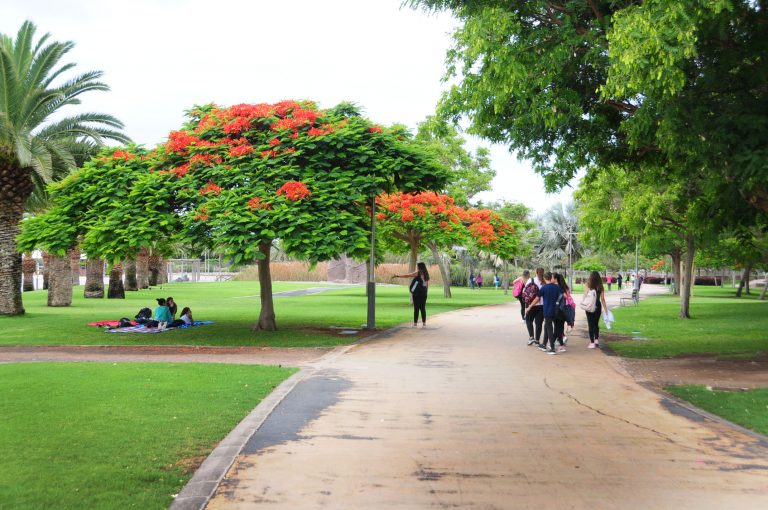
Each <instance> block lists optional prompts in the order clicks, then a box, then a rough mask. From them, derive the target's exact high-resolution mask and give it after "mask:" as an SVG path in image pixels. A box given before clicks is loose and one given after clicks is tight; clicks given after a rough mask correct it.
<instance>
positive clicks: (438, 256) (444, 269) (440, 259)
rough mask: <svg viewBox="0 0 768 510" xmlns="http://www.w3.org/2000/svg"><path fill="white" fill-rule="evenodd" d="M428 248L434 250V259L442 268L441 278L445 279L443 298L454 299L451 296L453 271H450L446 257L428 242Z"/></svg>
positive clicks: (434, 245)
mask: <svg viewBox="0 0 768 510" xmlns="http://www.w3.org/2000/svg"><path fill="white" fill-rule="evenodd" d="M427 247H429V249H430V250H432V257H433V258H434V259H435V262H437V267H439V268H440V276H442V277H443V296H444V297H447V298H449V297H452V296H451V271H450V269H448V267H446V266H447V263H446V261H445V260H444V257H443V256H442V255H441V254H440V252H439V251H438V250H437V245H436V244H435V243H433V242H428V243H427Z"/></svg>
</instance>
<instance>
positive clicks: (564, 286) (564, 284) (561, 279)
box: [555, 273, 571, 291]
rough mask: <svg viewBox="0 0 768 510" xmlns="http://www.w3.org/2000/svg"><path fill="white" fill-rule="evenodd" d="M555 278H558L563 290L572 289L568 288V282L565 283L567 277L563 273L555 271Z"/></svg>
mask: <svg viewBox="0 0 768 510" xmlns="http://www.w3.org/2000/svg"><path fill="white" fill-rule="evenodd" d="M555 278H556V279H557V284H558V285H559V286H560V287H562V288H563V290H566V291H567V290H571V289H569V288H568V284H567V283H565V278H563V275H561V274H560V273H555Z"/></svg>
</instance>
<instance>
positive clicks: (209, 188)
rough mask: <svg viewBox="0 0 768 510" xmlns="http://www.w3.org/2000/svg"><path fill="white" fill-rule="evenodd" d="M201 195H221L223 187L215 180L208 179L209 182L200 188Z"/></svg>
mask: <svg viewBox="0 0 768 510" xmlns="http://www.w3.org/2000/svg"><path fill="white" fill-rule="evenodd" d="M200 194H201V195H208V194H211V195H220V194H221V187H220V186H216V185H215V184H214V183H213V182H211V181H208V184H207V185H206V186H205V187H204V188H202V189H201V190H200Z"/></svg>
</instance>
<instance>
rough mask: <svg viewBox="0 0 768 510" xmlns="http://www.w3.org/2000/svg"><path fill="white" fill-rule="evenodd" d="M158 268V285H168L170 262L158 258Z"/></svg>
mask: <svg viewBox="0 0 768 510" xmlns="http://www.w3.org/2000/svg"><path fill="white" fill-rule="evenodd" d="M157 267H158V273H157V283H159V284H163V283H168V261H167V260H166V259H165V258H163V257H158V261H157Z"/></svg>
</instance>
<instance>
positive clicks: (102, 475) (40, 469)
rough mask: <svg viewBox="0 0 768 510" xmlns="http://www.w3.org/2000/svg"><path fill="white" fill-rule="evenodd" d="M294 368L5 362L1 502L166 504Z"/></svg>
mask: <svg viewBox="0 0 768 510" xmlns="http://www.w3.org/2000/svg"><path fill="white" fill-rule="evenodd" d="M293 372H294V370H292V369H285V368H278V367H261V366H241V365H213V364H139V363H126V364H106V363H76V364H71V363H59V364H13V365H0V380H1V381H2V392H3V397H2V399H0V416H2V419H0V459H1V460H0V509H11V508H13V509H39V508H73V509H81V508H89V509H97V508H98V509H101V508H115V509H123V508H139V509H153V508H158V509H159V508H167V507H168V505H169V504H170V502H171V500H172V495H173V494H176V493H178V492H179V490H181V488H182V487H183V486H184V484H185V483H186V482H187V480H188V479H189V478H190V477H191V473H190V472H189V468H190V466H191V464H190V462H191V461H192V460H193V459H196V458H198V459H199V458H200V457H202V456H207V455H208V453H210V451H211V450H212V449H213V448H214V447H215V445H216V444H217V443H218V442H219V441H220V440H221V439H223V438H224V436H226V434H228V433H229V431H230V430H231V429H232V428H233V427H234V426H235V425H236V424H237V423H238V422H239V421H240V420H241V419H242V418H243V417H245V416H246V415H247V414H248V412H250V410H251V409H253V408H254V407H255V406H256V404H257V403H258V402H259V401H260V400H261V399H262V398H264V397H265V396H266V395H267V394H269V393H270V392H271V391H272V389H273V388H274V387H275V386H276V385H278V384H279V383H280V382H281V381H282V380H283V379H285V378H286V377H288V376H289V375H290V374H292V373H293Z"/></svg>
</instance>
